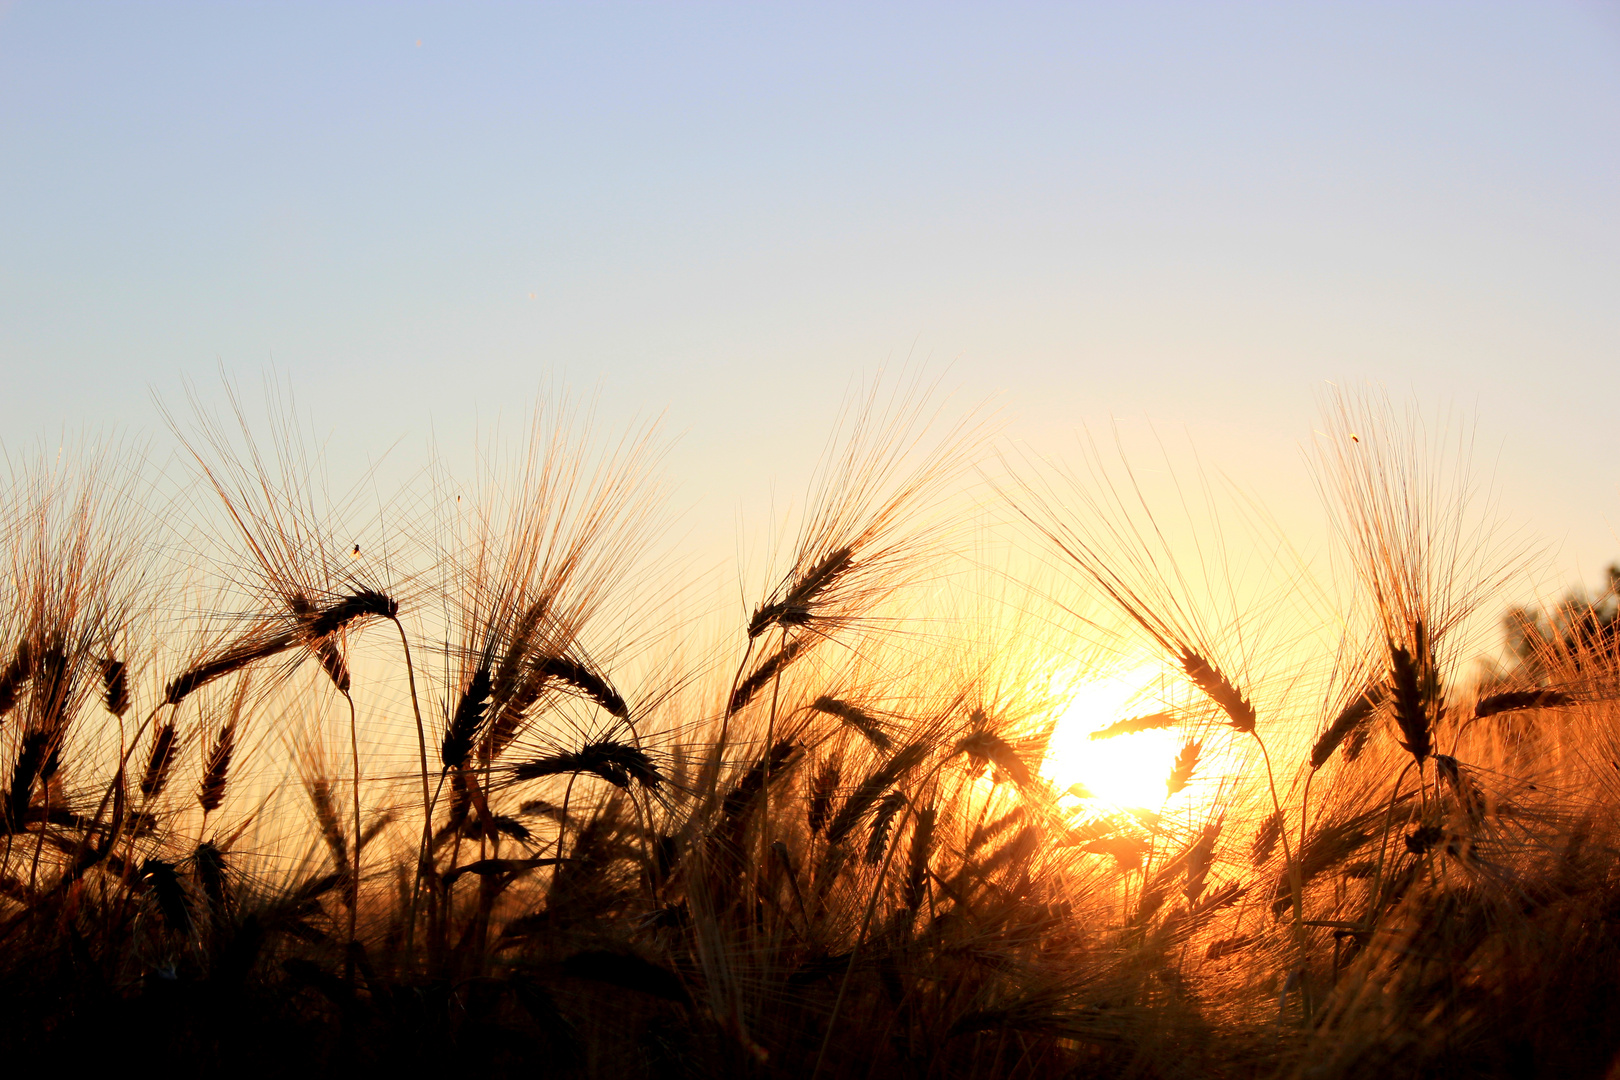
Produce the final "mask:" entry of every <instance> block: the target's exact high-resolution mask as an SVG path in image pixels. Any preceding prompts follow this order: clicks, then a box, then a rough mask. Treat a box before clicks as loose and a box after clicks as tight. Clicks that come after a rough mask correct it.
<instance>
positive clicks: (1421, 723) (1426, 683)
mask: <svg viewBox="0 0 1620 1080" xmlns="http://www.w3.org/2000/svg"><path fill="white" fill-rule="evenodd" d="M1389 669H1390V670H1389V687H1390V701H1391V703H1392V704H1393V707H1394V712H1395V722H1396V724H1397V725H1398V726H1399V727H1400V729H1401V736H1402V742H1401V745H1402V746H1404V747H1405V748H1406V749H1407V751H1408V752H1409V753H1411V755H1412V757H1413V759H1414V760H1416V761H1417V762H1418V763H1419V764H1420V765H1421V764H1422V763H1423V761H1424V759H1425V758H1427V757H1428V756H1429V753H1430V752H1431V750H1432V749H1433V744H1432V742H1431V738H1430V731H1431V727H1432V725H1433V722H1434V717H1433V716H1432V715H1431V713H1432V711H1433V710H1434V709H1435V708H1437V707H1438V703H1439V696H1440V694H1439V675H1438V673H1437V672H1436V671H1435V667H1434V657H1433V655H1432V654H1431V653H1430V652H1429V643H1428V638H1427V636H1426V635H1425V634H1424V630H1423V623H1422V621H1421V620H1417V621H1415V622H1414V623H1413V624H1412V647H1411V648H1410V649H1409V648H1407V647H1406V646H1404V645H1397V644H1395V643H1394V642H1393V641H1392V642H1390V643H1389Z"/></svg>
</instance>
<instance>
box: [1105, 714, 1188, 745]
mask: <svg viewBox="0 0 1620 1080" xmlns="http://www.w3.org/2000/svg"><path fill="white" fill-rule="evenodd" d="M1175 722H1176V718H1175V717H1174V716H1171V715H1170V714H1169V713H1162V712H1156V713H1148V714H1147V715H1146V716H1133V717H1131V718H1129V719H1127V720H1116V721H1114V722H1113V723H1112V724H1109V725H1108V726H1107V727H1105V728H1101V729H1099V730H1097V731H1093V732H1092V733H1091V734H1090V736H1088V738H1092V739H1112V738H1114V737H1116V736H1119V735H1131V734H1134V733H1135V732H1138V731H1153V730H1155V729H1157V728H1167V727H1171V726H1173V725H1174V724H1175Z"/></svg>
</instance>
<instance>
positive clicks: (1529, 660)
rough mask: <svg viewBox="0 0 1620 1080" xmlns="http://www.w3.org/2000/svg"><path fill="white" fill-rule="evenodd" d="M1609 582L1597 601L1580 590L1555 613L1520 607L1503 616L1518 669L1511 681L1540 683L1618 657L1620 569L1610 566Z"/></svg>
mask: <svg viewBox="0 0 1620 1080" xmlns="http://www.w3.org/2000/svg"><path fill="white" fill-rule="evenodd" d="M1608 579H1609V580H1608V587H1607V588H1605V589H1604V590H1602V591H1601V592H1599V593H1598V594H1597V595H1595V596H1594V595H1592V594H1590V593H1587V592H1586V591H1584V590H1574V591H1571V592H1569V593H1566V594H1565V595H1564V598H1563V599H1562V600H1560V601H1559V602H1558V604H1557V605H1556V606H1554V607H1552V608H1550V609H1548V608H1530V607H1516V608H1513V609H1512V610H1511V611H1509V612H1508V613H1507V614H1506V615H1505V616H1503V618H1502V632H1503V636H1504V638H1505V639H1506V644H1507V648H1508V652H1509V653H1510V654H1511V655H1512V657H1513V661H1514V668H1515V670H1514V671H1513V672H1512V673H1511V676H1517V677H1519V678H1525V679H1530V680H1532V681H1536V682H1540V681H1542V680H1543V679H1545V678H1546V677H1547V676H1548V675H1549V674H1552V673H1554V672H1562V673H1566V674H1568V673H1574V672H1579V671H1580V670H1581V669H1582V668H1584V667H1587V666H1589V665H1590V664H1591V663H1592V662H1593V660H1594V659H1596V658H1597V657H1601V656H1608V655H1611V654H1613V653H1614V652H1615V651H1616V641H1617V637H1620V563H1613V564H1610V566H1609V570H1608Z"/></svg>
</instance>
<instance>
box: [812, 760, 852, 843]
mask: <svg viewBox="0 0 1620 1080" xmlns="http://www.w3.org/2000/svg"><path fill="white" fill-rule="evenodd" d="M842 765H843V755H842V754H839V753H834V754H833V755H832V756H831V757H829V758H828V759H827V760H826V761H824V762H822V764H821V768H819V769H817V770H816V774H815V777H814V778H813V779H812V780H811V781H810V798H809V801H808V806H807V808H806V810H807V819H808V824H809V826H810V833H811V835H812V836H813V835H815V834H816V833H819V832H820V831H821V829H822V826H824V825H826V824H827V815H828V814H829V813H831V811H832V799H833V795H834V794H835V793H837V791H838V781H839V780H840V779H841V778H842V777H841V769H842Z"/></svg>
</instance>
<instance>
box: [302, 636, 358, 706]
mask: <svg viewBox="0 0 1620 1080" xmlns="http://www.w3.org/2000/svg"><path fill="white" fill-rule="evenodd" d="M310 649H311V650H312V651H313V652H314V653H315V656H316V658H317V659H319V660H320V662H321V670H323V671H325V672H326V675H327V677H328V678H330V679H331V680H332V685H333V686H335V687H337V691H338V693H340V694H347V693H348V692H349V690H350V687H351V680H350V678H349V665H348V664H347V663H345V662H344V660H343V653H342V652H340V651H339V650H338V647H337V644H336V643H335V642H333V641H332V640H331V639H330V638H322V639H321V640H319V641H317V642H315V643H314V644H313V645H311V646H310Z"/></svg>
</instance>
